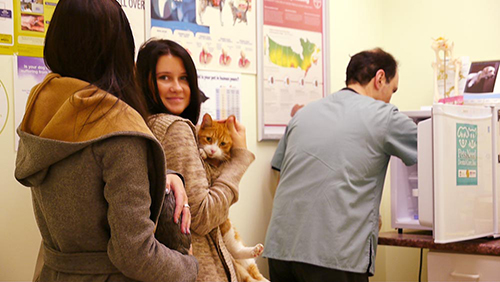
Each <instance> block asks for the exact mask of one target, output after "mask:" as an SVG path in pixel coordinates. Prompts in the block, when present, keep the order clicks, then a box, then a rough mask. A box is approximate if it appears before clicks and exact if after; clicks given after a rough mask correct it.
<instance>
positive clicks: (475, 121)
mask: <svg viewBox="0 0 500 282" xmlns="http://www.w3.org/2000/svg"><path fill="white" fill-rule="evenodd" d="M495 111H496V112H495ZM406 114H408V115H409V116H410V117H411V118H413V120H415V122H417V126H418V164H417V165H416V166H412V167H406V166H405V165H404V164H403V163H402V162H401V161H400V160H399V159H397V158H392V160H391V213H392V222H391V223H392V227H393V228H398V229H400V230H401V229H420V230H432V231H433V236H434V241H435V242H436V243H448V242H456V241H462V240H468V239H473V238H479V237H484V236H491V235H494V234H495V233H499V232H498V226H499V223H500V210H499V207H498V205H497V204H498V203H500V195H499V194H500V193H497V191H496V190H497V189H498V187H496V186H497V183H498V182H497V181H498V180H497V178H498V175H497V174H498V172H499V168H498V167H499V164H498V161H499V160H498V147H499V144H498V142H499V139H500V138H498V132H499V131H500V130H499V127H498V109H495V108H492V107H485V106H457V105H434V106H433V108H432V110H431V111H430V112H428V111H418V112H406ZM494 199H496V200H494Z"/></svg>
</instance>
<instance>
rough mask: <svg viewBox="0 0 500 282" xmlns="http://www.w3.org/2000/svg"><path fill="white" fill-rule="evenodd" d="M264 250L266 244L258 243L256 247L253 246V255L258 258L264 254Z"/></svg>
mask: <svg viewBox="0 0 500 282" xmlns="http://www.w3.org/2000/svg"><path fill="white" fill-rule="evenodd" d="M263 251H264V245H262V244H257V245H255V247H254V248H253V250H252V256H253V257H254V258H256V257H258V256H260V255H262V252H263Z"/></svg>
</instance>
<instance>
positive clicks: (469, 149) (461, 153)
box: [456, 123, 477, 186]
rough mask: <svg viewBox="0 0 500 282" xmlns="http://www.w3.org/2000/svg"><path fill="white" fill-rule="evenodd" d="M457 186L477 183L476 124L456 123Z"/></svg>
mask: <svg viewBox="0 0 500 282" xmlns="http://www.w3.org/2000/svg"><path fill="white" fill-rule="evenodd" d="M456 133H457V136H456V139H457V186H465V185H477V125H475V124H465V123H457V131H456Z"/></svg>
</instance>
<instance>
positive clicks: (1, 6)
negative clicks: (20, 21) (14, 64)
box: [0, 0, 14, 55]
mask: <svg viewBox="0 0 500 282" xmlns="http://www.w3.org/2000/svg"><path fill="white" fill-rule="evenodd" d="M12 46H14V1H13V0H0V54H4V55H12V54H13V47H12Z"/></svg>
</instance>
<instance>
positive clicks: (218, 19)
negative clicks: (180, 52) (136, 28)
mask: <svg viewBox="0 0 500 282" xmlns="http://www.w3.org/2000/svg"><path fill="white" fill-rule="evenodd" d="M256 2H257V1H256V0H231V1H228V0H226V1H221V0H207V1H200V0H183V1H175V0H151V1H146V29H147V30H146V38H150V37H155V38H163V39H170V40H173V41H175V42H177V43H179V44H180V45H182V46H183V47H184V48H186V49H187V50H188V52H189V53H190V54H191V56H192V58H193V61H194V62H195V64H196V67H197V69H201V70H207V71H221V72H237V73H249V74H255V73H256V71H257V59H256V53H257V49H256V48H257V47H256V46H257V44H256V40H255V39H256V32H257V31H256V30H257V28H256V26H257V25H256V7H255V5H256Z"/></svg>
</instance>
